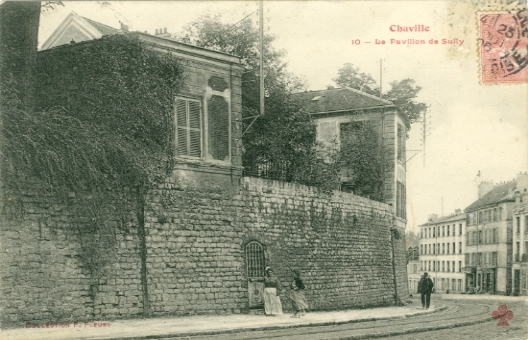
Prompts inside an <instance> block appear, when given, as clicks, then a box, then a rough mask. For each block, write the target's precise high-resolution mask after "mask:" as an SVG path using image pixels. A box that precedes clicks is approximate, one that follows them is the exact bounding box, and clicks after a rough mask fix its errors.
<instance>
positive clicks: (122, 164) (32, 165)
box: [0, 35, 182, 301]
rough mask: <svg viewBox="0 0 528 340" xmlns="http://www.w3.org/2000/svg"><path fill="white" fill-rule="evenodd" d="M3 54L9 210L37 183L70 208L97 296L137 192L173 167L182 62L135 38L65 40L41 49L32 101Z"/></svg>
mask: <svg viewBox="0 0 528 340" xmlns="http://www.w3.org/2000/svg"><path fill="white" fill-rule="evenodd" d="M3 57H4V58H2V59H1V60H0V67H1V69H2V75H1V77H2V78H1V81H0V108H1V112H2V114H1V115H0V129H1V133H0V144H1V146H0V157H1V169H0V170H1V172H2V192H3V194H4V198H3V200H4V202H5V203H6V204H4V208H5V209H6V211H11V212H15V211H22V212H23V209H18V208H16V206H17V204H18V203H16V202H17V201H16V198H17V197H20V196H21V195H22V193H23V192H26V191H28V190H34V191H40V192H45V195H47V197H48V198H49V199H50V200H54V201H56V202H59V203H60V204H65V205H66V206H68V207H69V209H71V210H70V211H68V216H69V218H71V219H72V223H71V228H72V230H71V231H72V234H75V235H78V242H79V249H80V256H79V261H80V265H81V267H82V268H84V269H85V270H86V272H87V273H88V274H89V276H90V278H91V280H92V283H91V285H90V296H91V297H92V300H93V301H95V295H96V293H97V289H98V285H99V280H100V278H101V277H102V276H103V271H104V267H105V266H106V265H107V263H106V260H105V259H107V258H108V255H109V254H111V253H112V251H113V248H114V247H115V246H116V233H117V232H123V233H127V232H128V228H129V227H130V216H134V214H133V212H134V210H135V209H136V210H137V209H142V207H139V206H138V202H139V201H140V200H137V199H134V195H137V193H138V192H143V193H144V192H145V189H146V188H148V187H149V186H152V185H154V184H155V183H157V182H159V181H160V180H161V179H162V178H164V176H165V175H166V174H167V173H168V172H169V171H170V169H171V168H172V159H173V157H171V156H172V155H173V143H172V138H173V130H174V128H173V125H172V117H173V116H172V108H173V98H174V95H175V93H176V92H177V91H178V89H179V88H180V85H181V83H182V67H181V66H180V63H179V62H178V60H177V59H176V58H175V57H174V56H173V55H171V53H170V52H169V51H165V52H155V51H153V50H152V49H151V48H150V47H149V46H147V45H146V44H145V43H143V42H141V41H139V40H138V39H136V38H134V36H129V35H114V36H108V37H103V38H101V39H99V40H95V41H90V42H83V43H76V44H70V45H65V46H60V47H57V48H54V49H51V50H47V51H41V52H39V53H38V56H37V61H36V65H34V69H33V72H32V74H33V76H32V81H33V82H34V84H35V86H34V89H35V90H34V95H33V96H32V98H33V99H32V103H31V105H29V106H28V105H23V104H22V102H23V101H22V100H20V98H18V97H17V93H16V92H15V91H13V90H12V89H13V88H15V87H14V86H13V84H16V82H17V81H19V79H18V78H17V74H16V70H13V69H10V65H5V64H3V65H2V64H1V62H2V61H4V60H9V58H6V57H5V52H4V55H3ZM139 188H142V189H141V190H138V189H139ZM10 202H12V203H10ZM10 204H12V205H14V208H9V205H10ZM131 213H132V214H131ZM136 213H137V214H138V215H137V216H140V215H139V213H138V212H137V211H136ZM127 214H128V217H127V216H125V215H127ZM12 215H13V214H10V216H12ZM18 217H23V216H18ZM133 218H134V217H133Z"/></svg>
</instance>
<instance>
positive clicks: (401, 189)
mask: <svg viewBox="0 0 528 340" xmlns="http://www.w3.org/2000/svg"><path fill="white" fill-rule="evenodd" d="M406 208H407V204H406V196H405V184H403V183H401V182H396V216H398V217H401V218H407V216H406V215H407V213H406ZM430 235H431V233H430V232H429V236H430ZM426 237H427V236H426Z"/></svg>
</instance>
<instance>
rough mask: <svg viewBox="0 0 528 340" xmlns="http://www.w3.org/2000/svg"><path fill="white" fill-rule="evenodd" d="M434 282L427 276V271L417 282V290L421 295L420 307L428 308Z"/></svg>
mask: <svg viewBox="0 0 528 340" xmlns="http://www.w3.org/2000/svg"><path fill="white" fill-rule="evenodd" d="M433 287H434V283H433V281H432V280H431V279H430V278H429V276H428V275H427V273H424V274H423V276H422V278H421V279H420V282H419V283H418V292H419V293H420V294H421V295H422V307H423V308H424V309H429V303H430V302H431V293H432V292H433Z"/></svg>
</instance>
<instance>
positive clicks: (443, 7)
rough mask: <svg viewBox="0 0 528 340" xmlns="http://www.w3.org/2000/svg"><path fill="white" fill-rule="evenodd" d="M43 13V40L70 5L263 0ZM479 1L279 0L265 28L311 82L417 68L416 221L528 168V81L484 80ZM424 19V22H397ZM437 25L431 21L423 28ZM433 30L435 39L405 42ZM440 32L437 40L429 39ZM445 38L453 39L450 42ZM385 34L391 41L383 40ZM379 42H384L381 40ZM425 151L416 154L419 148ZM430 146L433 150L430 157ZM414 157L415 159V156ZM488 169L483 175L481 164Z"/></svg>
mask: <svg viewBox="0 0 528 340" xmlns="http://www.w3.org/2000/svg"><path fill="white" fill-rule="evenodd" d="M63 4H64V6H59V7H57V8H56V9H55V10H53V11H47V12H44V13H43V14H42V15H41V20H40V30H39V43H40V44H42V43H44V42H45V40H46V39H47V38H48V37H49V36H50V34H51V33H52V32H53V31H54V30H55V29H56V28H57V27H58V26H59V24H60V23H61V22H62V21H63V20H64V18H65V17H66V16H67V15H68V14H69V13H70V12H71V11H75V12H76V13H77V14H79V15H81V16H84V17H86V18H89V19H92V20H95V21H98V22H101V23H104V24H106V25H109V26H111V27H115V28H119V27H120V22H122V23H125V24H127V25H128V26H129V29H130V30H132V31H141V32H145V31H146V32H148V33H151V34H154V31H155V30H156V29H159V28H167V31H168V32H170V33H178V32H180V31H181V30H182V28H183V27H185V25H187V24H188V23H190V22H192V21H194V20H196V19H198V18H199V17H200V16H201V15H204V14H221V16H222V20H223V21H224V22H226V23H232V24H235V23H236V22H238V21H239V20H241V19H243V18H244V17H245V16H246V15H248V14H251V13H253V14H251V15H250V16H249V18H250V19H252V20H255V21H256V20H257V14H256V13H254V12H255V11H256V10H257V9H258V2H256V1H235V2H229V1H220V2H213V1H159V2H158V1H117V2H101V1H97V2H96V1H90V2H84V1H76V2H68V1H64V2H63ZM477 10H478V8H475V7H473V6H472V5H471V3H470V2H463V1H434V2H433V1H379V2H378V1H291V2H290V1H280V2H279V1H270V2H267V1H265V2H264V17H265V20H264V22H265V29H266V31H267V32H268V33H270V34H272V35H274V36H275V38H276V40H275V42H274V44H275V46H276V48H279V49H284V50H285V51H286V52H287V55H286V57H285V58H284V61H288V69H289V71H290V72H292V73H293V74H295V75H296V76H298V77H300V78H301V79H303V80H304V81H305V83H306V89H307V90H319V89H325V88H326V86H327V85H334V86H335V83H334V82H333V81H332V78H335V77H336V76H337V71H338V69H339V68H340V67H341V66H342V65H343V64H345V63H352V64H354V66H356V67H359V68H360V69H361V71H362V72H366V73H370V74H371V75H372V76H373V77H374V78H375V79H377V80H378V81H379V79H380V60H381V63H382V71H381V79H382V89H383V91H384V92H385V91H388V90H389V89H390V82H392V81H399V80H402V79H405V78H411V79H414V80H415V81H416V84H417V85H419V86H420V87H422V90H421V91H420V93H419V96H418V98H417V100H418V101H421V102H424V103H426V104H427V105H429V110H428V113H427V122H428V124H427V127H426V130H427V135H426V143H425V149H424V148H423V141H422V139H423V138H422V137H423V134H422V124H418V123H417V124H413V126H412V129H411V132H410V137H409V140H408V141H407V149H408V150H419V151H408V152H407V158H408V162H407V217H408V223H407V230H409V231H415V232H416V231H417V230H418V227H417V226H418V225H420V224H422V223H425V222H426V221H427V218H428V215H429V214H432V213H436V214H438V215H449V214H451V213H453V212H454V211H455V209H464V208H466V207H467V206H468V205H470V204H471V203H472V202H473V201H475V200H476V199H477V187H478V183H479V181H481V180H486V181H494V182H495V183H499V182H501V181H510V180H512V179H513V178H515V176H516V174H518V173H519V172H521V171H522V172H524V171H527V170H528V107H527V106H528V84H526V83H524V84H507V85H506V84H493V85H482V84H480V81H479V80H480V77H479V57H478V33H477V32H478V30H477V27H478V26H477V25H478V23H477V14H476V12H477ZM398 25H399V26H400V27H416V25H419V26H418V27H419V28H420V30H422V31H418V32H416V31H413V32H392V31H391V30H390V28H391V27H392V28H393V29H397V26H398ZM425 27H428V31H424V30H425ZM391 39H395V40H409V39H416V40H425V42H426V44H424V45H422V44H406V43H404V44H396V43H395V41H394V43H391ZM430 39H435V40H437V41H438V44H429V43H428V42H429V40H430ZM442 39H447V41H446V42H447V43H446V44H442ZM382 41H385V44H382V43H381V42H382ZM376 42H379V44H376ZM415 153H417V154H416V155H415V156H414V157H413V158H411V157H412V156H413V155H414V154H415ZM424 154H425V159H424ZM409 158H411V159H409ZM479 172H480V177H477V174H478V173H479Z"/></svg>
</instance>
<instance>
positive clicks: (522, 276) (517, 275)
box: [512, 263, 528, 296]
mask: <svg viewBox="0 0 528 340" xmlns="http://www.w3.org/2000/svg"><path fill="white" fill-rule="evenodd" d="M512 279H513V285H512V294H513V295H515V296H518V295H523V296H527V295H528V263H514V264H513V268H512Z"/></svg>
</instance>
